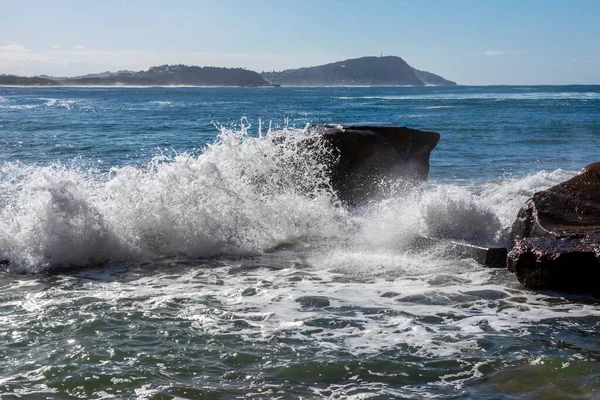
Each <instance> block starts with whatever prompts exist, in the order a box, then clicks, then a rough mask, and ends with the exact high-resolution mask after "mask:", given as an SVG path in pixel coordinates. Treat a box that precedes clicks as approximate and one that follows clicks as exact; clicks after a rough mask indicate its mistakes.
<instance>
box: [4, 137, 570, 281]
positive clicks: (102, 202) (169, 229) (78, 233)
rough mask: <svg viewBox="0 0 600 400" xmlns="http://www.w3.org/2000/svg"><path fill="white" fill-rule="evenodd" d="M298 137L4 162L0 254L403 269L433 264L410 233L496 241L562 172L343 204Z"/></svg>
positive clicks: (83, 260)
mask: <svg viewBox="0 0 600 400" xmlns="http://www.w3.org/2000/svg"><path fill="white" fill-rule="evenodd" d="M306 137H307V133H306V132H305V131H304V130H284V131H279V132H269V133H268V134H266V135H264V136H262V137H260V138H252V137H248V136H247V134H246V131H245V128H242V129H241V131H232V130H227V129H222V133H221V135H220V136H219V139H218V141H217V142H216V143H214V144H212V145H210V146H208V147H207V148H206V150H205V151H204V152H203V153H202V154H201V155H199V156H193V155H190V154H186V153H183V154H178V155H176V156H173V157H168V156H165V155H157V156H156V157H155V158H154V159H153V160H152V161H151V162H150V163H149V164H148V165H147V166H146V167H144V168H138V167H124V168H113V169H112V170H111V171H110V173H109V174H101V173H99V172H95V171H89V170H80V169H77V168H73V167H66V166H61V165H50V166H44V167H40V166H27V165H23V164H11V163H6V164H4V165H3V166H2V167H1V168H0V188H1V189H2V197H0V201H1V203H0V206H1V210H0V218H1V219H2V221H3V224H2V225H1V226H0V257H2V258H6V259H9V260H11V261H12V262H13V265H15V266H19V268H22V269H25V270H28V271H36V270H39V269H40V268H44V267H47V266H51V265H65V264H67V265H81V266H85V265H95V264H102V263H106V262H111V261H124V262H142V261H145V260H155V259H160V258H163V257H173V256H183V257H191V258H194V257H208V256H214V255H241V254H262V253H264V252H265V251H269V249H272V248H275V247H276V246H279V245H282V244H302V245H303V246H308V247H307V248H308V249H310V250H308V253H307V254H305V256H306V258H307V259H309V260H310V262H311V263H312V264H319V265H321V266H322V267H324V268H328V269H334V270H346V271H355V272H356V273H359V274H360V273H362V272H363V271H369V272H379V273H381V274H385V273H393V274H395V275H398V276H399V275H402V274H407V275H410V274H413V273H414V272H416V271H417V272H422V268H423V267H422V266H423V265H425V264H427V265H439V264H440V263H442V264H444V263H445V261H436V262H432V260H433V259H436V256H435V254H428V255H426V256H421V255H415V254H413V253H411V245H410V244H411V243H412V241H413V240H414V238H415V237H416V236H417V235H430V236H437V237H447V238H452V239H459V240H467V241H471V242H476V243H484V244H496V243H503V240H505V233H506V229H507V228H508V227H509V226H510V224H511V223H512V220H513V219H514V216H515V215H516V212H517V210H518V209H519V207H520V206H521V205H522V203H523V202H524V201H525V199H526V198H527V197H529V196H531V194H532V193H533V192H534V191H536V190H539V189H542V188H545V187H548V186H551V185H552V184H554V183H556V182H558V181H560V180H564V179H565V178H566V177H568V176H569V173H566V172H564V171H555V172H539V173H537V174H533V175H530V176H526V177H524V178H521V179H511V180H502V181H497V182H489V183H486V184H482V185H474V186H457V185H449V184H441V183H436V182H430V183H427V184H425V185H422V186H419V187H416V188H413V189H411V190H406V189H398V190H396V191H390V193H389V195H388V196H387V198H384V199H379V200H377V201H375V200H373V201H372V202H370V203H369V204H367V205H365V206H362V207H359V208H357V209H352V210H349V209H347V208H345V207H343V206H341V205H340V204H339V202H338V200H337V198H336V196H335V195H334V194H333V192H332V190H331V188H330V186H329V182H328V180H327V174H326V169H327V166H326V165H325V163H324V162H323V159H325V157H326V156H327V155H328V153H327V150H326V149H325V148H323V147H319V146H315V147H314V148H313V149H312V150H311V153H310V156H309V155H308V154H307V153H306V152H303V151H299V149H300V148H301V147H302V143H303V141H304V140H305V139H306ZM438 258H439V257H438ZM444 268H446V267H444Z"/></svg>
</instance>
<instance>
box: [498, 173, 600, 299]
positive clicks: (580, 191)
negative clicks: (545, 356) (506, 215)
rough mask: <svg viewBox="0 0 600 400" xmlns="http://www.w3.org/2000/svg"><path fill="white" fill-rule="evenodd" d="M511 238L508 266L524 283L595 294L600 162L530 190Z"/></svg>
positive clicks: (599, 279)
mask: <svg viewBox="0 0 600 400" xmlns="http://www.w3.org/2000/svg"><path fill="white" fill-rule="evenodd" d="M511 238H512V240H513V243H514V247H513V249H512V250H511V252H510V253H509V255H508V259H507V263H508V268H509V270H511V271H513V272H514V273H515V274H516V275H517V278H518V279H519V281H520V282H521V283H523V284H524V285H525V286H528V287H532V288H548V289H561V290H571V291H585V292H594V293H600V290H599V288H596V287H597V286H598V287H600V285H599V283H600V256H599V255H600V163H594V164H590V165H588V166H586V167H585V168H584V169H582V170H581V172H580V173H579V174H578V175H577V176H575V177H574V178H572V179H569V180H568V181H565V182H562V183H559V184H558V185H556V186H553V187H551V188H550V189H548V190H544V191H541V192H538V193H536V194H534V195H533V197H532V198H531V199H529V200H528V201H527V202H526V203H525V205H524V206H523V208H521V210H520V211H519V214H518V215H517V219H516V221H515V222H514V224H513V226H512V231H511Z"/></svg>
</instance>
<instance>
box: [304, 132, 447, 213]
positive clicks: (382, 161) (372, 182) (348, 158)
mask: <svg viewBox="0 0 600 400" xmlns="http://www.w3.org/2000/svg"><path fill="white" fill-rule="evenodd" d="M310 129H311V130H313V131H317V132H318V133H320V134H321V135H320V137H321V138H322V140H324V141H325V143H326V145H327V146H328V147H330V148H331V149H332V154H333V156H334V157H335V161H334V162H333V163H332V165H331V185H332V187H333V189H334V190H335V191H336V192H337V193H338V195H339V197H340V199H341V200H343V201H345V202H347V203H350V204H353V203H361V202H364V201H365V200H366V199H369V198H372V197H373V196H377V195H378V194H379V193H381V191H382V190H383V186H382V182H385V181H386V180H396V181H397V180H403V181H406V182H415V181H422V180H426V179H427V176H428V174H429V155H430V154H431V151H432V150H433V149H434V148H435V146H436V145H437V143H438V142H439V140H440V134H439V133H436V132H425V131H420V130H417V129H410V128H406V127H399V126H388V125H315V126H312V127H311V128H310Z"/></svg>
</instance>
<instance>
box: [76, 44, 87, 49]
mask: <svg viewBox="0 0 600 400" xmlns="http://www.w3.org/2000/svg"><path fill="white" fill-rule="evenodd" d="M83 49H85V46H84V45H82V44H80V45H77V46H75V50H83Z"/></svg>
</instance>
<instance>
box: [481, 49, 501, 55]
mask: <svg viewBox="0 0 600 400" xmlns="http://www.w3.org/2000/svg"><path fill="white" fill-rule="evenodd" d="M506 53H507V52H506V51H504V50H488V51H486V52H485V53H483V55H484V56H501V55H504V54H506Z"/></svg>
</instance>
